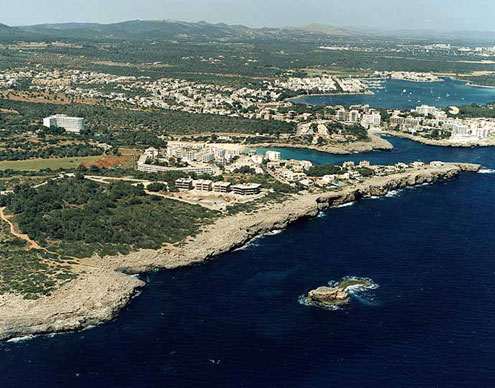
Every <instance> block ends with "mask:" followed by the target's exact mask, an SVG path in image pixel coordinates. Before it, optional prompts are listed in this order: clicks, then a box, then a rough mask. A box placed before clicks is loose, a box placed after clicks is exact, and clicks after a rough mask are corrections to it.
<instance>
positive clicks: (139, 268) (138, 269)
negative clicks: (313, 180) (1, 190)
mask: <svg viewBox="0 0 495 388" xmlns="http://www.w3.org/2000/svg"><path fill="white" fill-rule="evenodd" d="M480 168H481V166H479V165H473V164H462V163H446V164H445V165H444V166H442V167H432V166H428V167H425V168H422V169H417V170H411V171H407V172H403V173H399V174H394V175H390V176H384V177H373V178H371V179H369V180H367V181H366V182H363V183H359V184H356V185H354V186H348V187H346V188H344V189H342V190H340V191H335V192H327V193H321V194H305V195H303V194H301V195H294V196H292V197H291V198H289V199H288V200H286V201H284V202H283V203H277V204H273V205H269V206H267V207H265V208H263V209H260V210H259V211H257V212H255V213H254V214H238V215H234V216H228V217H224V218H220V219H218V220H217V221H216V222H215V223H214V224H212V225H208V226H207V227H205V228H204V230H203V231H202V232H201V233H199V234H198V235H197V236H195V237H190V238H189V239H187V240H186V241H185V242H184V243H183V244H180V245H174V246H166V247H164V248H162V249H160V250H141V251H137V252H133V253H131V254H129V255H125V256H124V255H119V256H113V257H105V258H104V259H101V258H99V257H93V258H90V259H85V260H81V264H80V266H79V272H80V276H79V277H78V278H77V279H76V280H74V281H72V282H71V283H69V284H67V285H66V286H64V287H63V288H62V289H60V290H58V291H56V292H54V293H53V294H52V295H51V296H47V297H42V298H39V299H37V300H25V299H22V298H21V297H19V296H16V295H2V296H0V340H7V339H10V338H14V337H20V336H27V335H34V334H47V333H54V332H63V331H72V330H79V329H83V328H86V327H90V326H93V325H97V324H99V323H102V322H105V321H108V320H111V319H113V318H114V317H115V315H116V314H117V312H118V311H119V310H120V309H121V308H123V307H124V306H125V305H126V304H127V303H128V302H129V301H130V300H131V299H132V297H133V296H134V295H135V294H136V291H137V290H139V289H140V288H141V287H143V286H144V282H142V281H141V280H139V279H136V278H135V277H132V276H129V275H130V274H137V273H143V272H148V271H151V270H155V269H173V268H178V267H183V266H188V265H194V264H200V263H202V262H205V261H207V260H209V259H212V258H213V257H215V256H217V255H220V254H222V253H225V252H229V251H231V250H233V249H236V248H239V247H241V246H243V245H245V244H246V243H248V242H249V241H250V240H251V239H253V238H254V237H256V236H259V235H262V234H265V233H267V232H270V231H272V230H276V229H283V228H285V227H287V226H288V225H289V224H291V223H294V222H296V221H298V220H300V219H303V218H307V217H313V216H316V215H317V214H318V213H319V212H320V211H321V210H324V209H326V208H328V207H331V206H338V205H342V204H345V203H348V202H353V201H356V200H359V199H361V198H369V197H371V196H381V195H385V194H387V193H388V192H390V191H392V190H396V189H402V188H405V187H408V186H415V185H421V184H424V183H432V182H435V181H438V180H443V179H451V178H453V177H455V176H457V175H458V174H459V173H460V172H461V171H478V170H479V169H480Z"/></svg>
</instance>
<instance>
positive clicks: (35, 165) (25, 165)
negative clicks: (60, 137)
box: [0, 156, 101, 171]
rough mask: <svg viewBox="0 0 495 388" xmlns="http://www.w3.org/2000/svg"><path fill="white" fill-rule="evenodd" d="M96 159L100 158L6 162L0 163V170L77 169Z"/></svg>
mask: <svg viewBox="0 0 495 388" xmlns="http://www.w3.org/2000/svg"><path fill="white" fill-rule="evenodd" d="M98 159H101V156H84V157H73V158H55V159H29V160H16V161H6V162H0V170H8V169H12V170H22V171H38V170H42V169H45V168H51V169H52V170H57V169H59V168H67V169H68V168H75V167H78V166H79V165H80V164H82V163H88V162H95V161H97V160H98Z"/></svg>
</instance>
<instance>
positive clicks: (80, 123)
mask: <svg viewBox="0 0 495 388" xmlns="http://www.w3.org/2000/svg"><path fill="white" fill-rule="evenodd" d="M43 126H45V127H47V128H51V127H58V128H64V129H65V130H66V131H67V132H73V133H80V132H81V131H82V130H84V119H83V118H81V117H69V116H67V115H63V114H60V115H54V116H49V117H45V118H44V119H43Z"/></svg>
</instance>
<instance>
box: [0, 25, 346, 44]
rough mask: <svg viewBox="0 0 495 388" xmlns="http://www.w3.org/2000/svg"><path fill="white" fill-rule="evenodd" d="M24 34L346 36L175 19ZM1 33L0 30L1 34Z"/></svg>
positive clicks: (34, 29)
mask: <svg viewBox="0 0 495 388" xmlns="http://www.w3.org/2000/svg"><path fill="white" fill-rule="evenodd" d="M18 29H20V30H21V31H23V32H26V33H30V34H35V35H37V36H39V37H42V36H43V37H47V38H57V39H63V38H65V39H70V38H74V39H77V38H79V39H81V38H86V39H128V40H143V39H145V40H146V39H147V40H160V39H166V40H191V41H210V40H223V41H233V40H253V39H260V40H273V39H275V40H278V39H294V40H304V39H314V38H315V36H316V37H321V38H325V37H328V36H329V35H340V36H343V35H346V34H349V33H348V32H347V31H345V30H343V29H338V28H333V27H330V26H320V25H312V26H307V27H304V28H250V27H246V26H241V25H228V24H224V23H220V24H211V23H207V22H198V23H189V22H181V21H175V20H157V21H149V20H131V21H126V22H121V23H112V24H96V23H65V24H41V25H34V26H25V27H19V28H18ZM0 34H1V31H0Z"/></svg>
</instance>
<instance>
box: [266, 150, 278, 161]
mask: <svg viewBox="0 0 495 388" xmlns="http://www.w3.org/2000/svg"><path fill="white" fill-rule="evenodd" d="M265 156H266V158H267V159H268V160H269V161H270V162H274V161H276V160H280V152H277V151H266V153H265Z"/></svg>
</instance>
